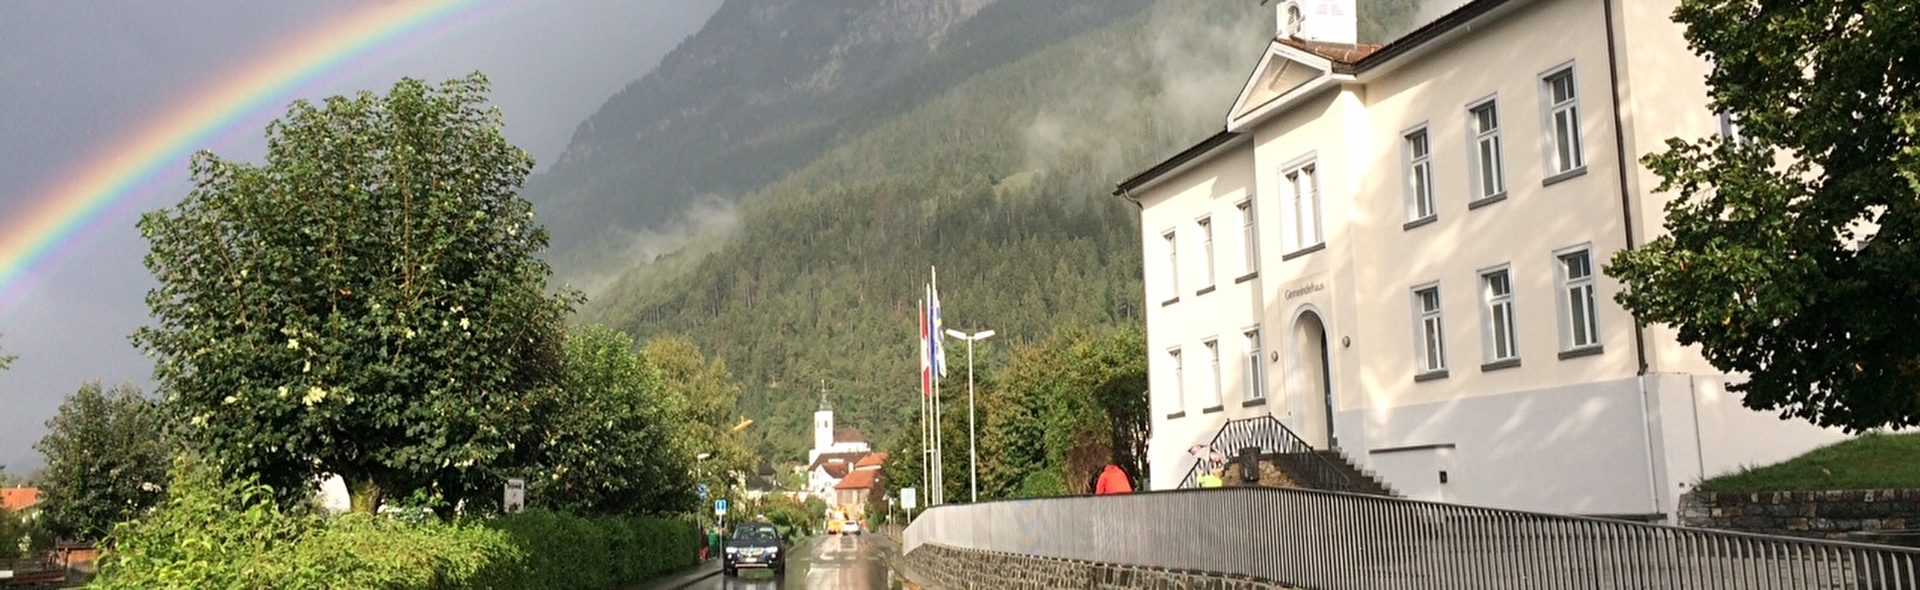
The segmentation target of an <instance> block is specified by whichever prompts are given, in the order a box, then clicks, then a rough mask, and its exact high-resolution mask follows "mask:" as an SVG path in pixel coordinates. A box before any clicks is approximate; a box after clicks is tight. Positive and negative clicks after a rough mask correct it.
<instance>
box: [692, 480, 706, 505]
mask: <svg viewBox="0 0 1920 590" xmlns="http://www.w3.org/2000/svg"><path fill="white" fill-rule="evenodd" d="M693 489H694V490H695V491H698V492H700V501H701V502H705V501H707V484H704V483H703V484H700V485H698V486H694V488H693Z"/></svg>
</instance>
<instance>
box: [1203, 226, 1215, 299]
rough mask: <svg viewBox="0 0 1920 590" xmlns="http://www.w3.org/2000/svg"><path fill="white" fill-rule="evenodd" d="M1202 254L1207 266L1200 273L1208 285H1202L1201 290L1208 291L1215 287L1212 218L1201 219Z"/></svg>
mask: <svg viewBox="0 0 1920 590" xmlns="http://www.w3.org/2000/svg"><path fill="white" fill-rule="evenodd" d="M1200 253H1201V254H1202V255H1203V256H1204V258H1202V260H1204V261H1205V262H1206V264H1207V267H1206V269H1205V270H1203V271H1201V273H1200V276H1202V277H1205V278H1206V283H1205V284H1202V285H1200V288H1201V289H1206V288H1210V287H1212V286H1213V218H1212V217H1202V218H1200Z"/></svg>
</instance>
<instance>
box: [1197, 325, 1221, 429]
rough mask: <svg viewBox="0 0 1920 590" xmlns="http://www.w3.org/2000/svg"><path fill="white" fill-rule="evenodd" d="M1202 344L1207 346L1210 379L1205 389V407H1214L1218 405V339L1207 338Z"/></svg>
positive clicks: (1208, 375) (1208, 376)
mask: <svg viewBox="0 0 1920 590" xmlns="http://www.w3.org/2000/svg"><path fill="white" fill-rule="evenodd" d="M1204 345H1205V346H1206V347H1207V379H1208V380H1209V381H1210V382H1209V383H1207V389H1206V391H1205V393H1206V394H1207V408H1206V409H1216V408H1219V407H1220V341H1219V340H1208V341H1206V342H1205V343H1204ZM1201 411H1203V412H1204V411H1206V410H1205V409H1203V410H1201Z"/></svg>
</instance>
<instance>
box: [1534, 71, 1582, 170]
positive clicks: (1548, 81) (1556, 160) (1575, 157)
mask: <svg viewBox="0 0 1920 590" xmlns="http://www.w3.org/2000/svg"><path fill="white" fill-rule="evenodd" d="M1540 85H1541V93H1542V94H1543V97H1542V98H1544V99H1545V102H1546V107H1547V108H1546V112H1547V134H1548V136H1549V137H1548V138H1547V143H1548V147H1547V150H1548V154H1547V174H1548V175H1549V176H1551V175H1557V174H1566V173H1568V172H1573V171H1575V170H1578V169H1579V168H1580V167H1581V166H1584V165H1586V163H1587V160H1586V155H1585V154H1583V153H1581V150H1580V100H1579V97H1578V96H1577V95H1576V94H1575V93H1574V85H1573V67H1572V66H1568V67H1566V68H1562V69H1560V70H1557V71H1555V72H1553V73H1551V74H1547V75H1546V76H1545V77H1542V78H1541V79H1540Z"/></svg>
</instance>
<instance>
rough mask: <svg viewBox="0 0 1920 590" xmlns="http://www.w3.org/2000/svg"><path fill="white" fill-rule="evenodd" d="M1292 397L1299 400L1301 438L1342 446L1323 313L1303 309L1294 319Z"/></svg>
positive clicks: (1317, 444) (1321, 444)
mask: <svg viewBox="0 0 1920 590" xmlns="http://www.w3.org/2000/svg"><path fill="white" fill-rule="evenodd" d="M1292 340H1293V351H1292V354H1291V355H1289V356H1291V357H1292V358H1293V366H1292V367H1290V369H1291V370H1289V371H1287V373H1288V374H1289V375H1290V376H1291V378H1289V379H1287V382H1288V384H1289V385H1290V389H1292V391H1290V392H1288V393H1289V394H1290V397H1292V398H1293V399H1296V400H1300V405H1301V408H1300V410H1301V415H1300V426H1301V432H1300V438H1303V439H1306V441H1307V444H1310V445H1313V446H1314V447H1315V448H1320V449H1331V448H1334V447H1337V446H1340V439H1339V437H1338V436H1337V435H1336V434H1335V432H1334V426H1333V410H1334V403H1333V351H1332V350H1331V347H1330V346H1328V343H1327V326H1326V324H1325V323H1323V322H1321V321H1320V314H1318V313H1315V312H1313V311H1312V310H1308V311H1303V312H1301V313H1300V316H1299V317H1298V318H1297V319H1295V320H1294V323H1293V338H1292Z"/></svg>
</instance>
